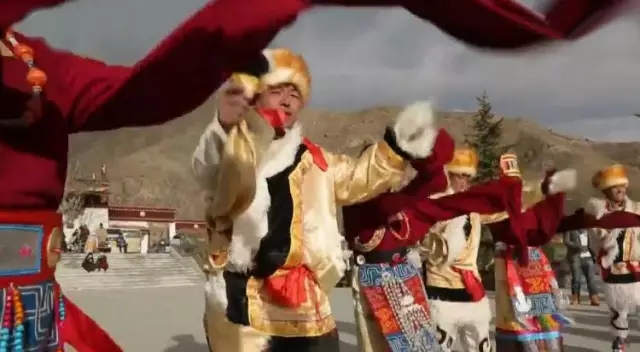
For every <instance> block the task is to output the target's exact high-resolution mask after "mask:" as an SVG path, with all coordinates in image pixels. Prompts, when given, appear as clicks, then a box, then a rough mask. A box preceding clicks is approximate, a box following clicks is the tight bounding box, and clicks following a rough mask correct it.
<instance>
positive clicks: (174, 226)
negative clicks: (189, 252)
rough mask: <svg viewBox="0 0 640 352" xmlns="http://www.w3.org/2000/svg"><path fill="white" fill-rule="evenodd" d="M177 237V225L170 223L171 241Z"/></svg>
mask: <svg viewBox="0 0 640 352" xmlns="http://www.w3.org/2000/svg"><path fill="white" fill-rule="evenodd" d="M175 235H176V223H175V222H170V223H169V241H171V240H172V239H173V236H175Z"/></svg>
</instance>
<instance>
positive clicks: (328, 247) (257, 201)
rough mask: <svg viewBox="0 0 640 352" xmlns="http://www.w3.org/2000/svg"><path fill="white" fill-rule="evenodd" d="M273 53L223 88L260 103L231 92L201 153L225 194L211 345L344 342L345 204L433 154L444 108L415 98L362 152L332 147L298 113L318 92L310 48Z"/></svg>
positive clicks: (201, 165) (215, 248) (210, 292)
mask: <svg viewBox="0 0 640 352" xmlns="http://www.w3.org/2000/svg"><path fill="white" fill-rule="evenodd" d="M264 54H265V57H266V60H265V61H266V62H268V63H269V65H268V67H266V70H265V72H264V73H263V74H261V75H259V76H258V77H259V78H256V77H250V76H248V75H242V74H240V75H234V76H233V79H232V81H235V82H241V83H243V84H242V85H240V86H238V85H233V83H231V85H230V86H229V87H228V90H226V91H224V92H223V95H222V97H221V99H232V98H230V96H233V95H234V94H240V95H243V94H244V95H246V98H247V99H246V100H245V101H249V102H250V103H251V105H252V106H251V107H250V108H249V109H248V111H246V112H243V111H241V110H240V111H235V114H233V113H230V112H232V110H231V109H229V106H227V104H228V103H229V102H228V101H227V102H224V101H222V102H221V103H220V110H219V111H218V114H216V116H215V117H214V119H213V121H212V122H211V124H210V126H209V127H208V128H207V129H206V130H205V132H204V134H203V135H202V138H201V140H200V144H199V145H198V147H197V148H196V151H195V152H194V157H193V169H194V172H195V175H196V177H197V179H198V180H199V181H200V182H201V184H202V186H203V187H204V189H205V190H206V191H207V193H208V194H209V195H215V196H213V197H210V199H209V204H208V206H209V210H208V213H207V217H208V218H207V222H208V225H209V226H208V227H209V230H210V238H209V245H210V248H209V250H210V253H211V254H212V256H213V257H212V260H211V263H210V266H209V268H208V270H209V273H208V276H209V278H208V284H207V286H206V294H207V296H206V297H207V307H206V316H205V326H206V329H207V336H208V339H209V344H210V349H211V351H216V352H222V351H231V352H232V351H262V349H263V348H265V347H268V349H269V351H272V352H277V351H292V350H296V351H337V350H338V349H339V340H338V337H337V332H336V331H335V329H336V325H335V321H334V320H333V317H332V315H331V307H330V305H329V299H328V293H329V291H330V290H331V289H332V288H333V287H334V286H335V284H336V283H337V282H338V281H339V279H340V277H341V276H342V275H343V272H344V269H345V263H344V260H343V252H342V247H341V238H342V236H341V234H340V232H339V231H338V224H337V220H336V207H337V206H339V205H345V204H353V203H357V202H362V201H364V200H367V199H369V198H371V197H374V196H376V195H378V194H380V193H382V192H385V191H387V190H389V189H390V188H393V187H396V186H397V185H398V184H399V183H400V181H401V180H402V176H403V174H404V170H405V168H406V166H407V160H412V159H413V158H425V157H427V156H429V154H430V153H431V148H432V146H433V143H434V140H435V138H436V131H435V129H434V128H433V119H434V116H433V114H434V113H433V112H432V111H431V108H430V105H429V104H428V103H416V104H414V105H411V106H409V107H407V108H406V109H405V110H404V111H402V112H401V113H400V114H399V115H398V117H397V119H396V122H395V123H394V125H393V127H390V128H388V129H387V132H386V133H385V136H384V139H383V140H382V141H380V142H378V143H376V144H374V145H372V146H371V147H369V148H367V150H365V151H364V153H363V154H362V155H361V156H360V157H359V158H357V159H352V158H348V157H346V156H341V155H334V154H331V153H328V152H326V151H324V150H323V149H322V148H320V147H318V146H317V145H315V144H313V143H311V142H310V141H309V140H307V139H306V138H303V137H302V133H301V126H300V124H299V123H298V122H297V119H298V116H299V114H300V112H301V110H302V109H303V108H304V107H305V105H306V103H307V102H308V100H309V98H310V89H311V77H310V75H309V71H308V69H307V65H306V63H305V61H304V59H303V58H302V57H301V56H299V55H296V54H294V53H292V52H291V51H289V50H286V49H271V50H265V52H264ZM233 99H239V100H234V101H233V103H234V104H236V103H238V102H239V101H242V97H237V96H236V97H235V98H233ZM274 138H275V139H274Z"/></svg>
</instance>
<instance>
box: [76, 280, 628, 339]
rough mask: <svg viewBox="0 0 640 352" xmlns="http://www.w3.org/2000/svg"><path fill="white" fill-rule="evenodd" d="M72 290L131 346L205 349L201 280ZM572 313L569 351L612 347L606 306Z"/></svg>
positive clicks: (350, 335) (344, 330)
mask: <svg viewBox="0 0 640 352" xmlns="http://www.w3.org/2000/svg"><path fill="white" fill-rule="evenodd" d="M68 296H69V297H70V298H71V299H73V300H74V301H75V302H76V303H78V304H79V305H80V306H81V307H83V308H84V309H85V310H86V311H87V312H88V313H89V314H91V315H92V316H93V317H94V318H95V319H96V320H97V321H98V322H99V323H100V324H102V325H103V326H104V327H105V328H106V329H107V330H108V331H109V332H110V333H111V334H112V336H113V337H114V338H115V339H116V340H117V341H118V342H119V343H120V344H121V345H122V347H123V348H124V350H125V351H127V352H129V351H135V352H159V351H164V352H206V351H207V348H206V342H205V338H204V334H203V332H202V326H201V318H202V307H203V304H204V303H203V294H202V289H201V287H199V286H184V287H164V288H138V289H125V290H117V289H113V290H107V291H96V290H85V291H82V290H80V291H70V292H68ZM332 304H333V306H334V312H335V316H336V318H337V320H338V324H339V328H340V333H341V339H342V341H343V345H342V348H341V352H356V349H355V342H356V341H355V335H354V333H355V325H354V323H353V317H352V315H351V309H352V308H351V299H350V294H349V291H348V290H347V289H337V290H336V291H335V293H334V294H333V297H332ZM116 311H117V312H118V314H115V312H116ZM571 314H572V315H573V317H574V319H575V320H576V325H575V327H573V328H572V329H571V330H570V331H569V332H568V333H567V334H566V335H565V339H566V340H565V341H566V346H567V347H566V352H603V351H607V350H608V349H609V346H610V342H609V341H610V335H609V332H608V314H607V312H606V309H605V308H604V307H599V308H592V307H587V306H584V307H581V308H579V309H572V310H571ZM634 323H635V322H634ZM636 326H637V324H633V327H636ZM636 331H637V330H636ZM631 341H632V343H634V344H635V345H634V346H632V347H631V348H630V350H631V351H634V350H636V348H639V347H638V346H640V334H638V333H635V334H633V335H632V339H631ZM327 352H333V351H327Z"/></svg>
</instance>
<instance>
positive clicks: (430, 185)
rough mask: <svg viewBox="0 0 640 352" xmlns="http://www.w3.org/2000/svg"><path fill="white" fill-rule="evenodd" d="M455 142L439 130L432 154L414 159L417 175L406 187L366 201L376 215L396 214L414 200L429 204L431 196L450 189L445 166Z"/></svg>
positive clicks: (410, 204)
mask: <svg viewBox="0 0 640 352" xmlns="http://www.w3.org/2000/svg"><path fill="white" fill-rule="evenodd" d="M454 149H455V144H454V141H453V138H451V135H449V133H448V132H447V131H446V130H444V129H440V130H439V131H438V135H437V137H436V140H435V143H434V145H433V150H432V152H431V155H430V156H429V157H427V158H424V159H418V160H414V161H412V162H411V165H412V166H413V168H415V169H416V171H417V174H416V177H415V178H414V179H413V180H411V182H409V184H408V185H407V186H405V187H404V188H402V189H401V190H398V191H397V192H389V193H384V194H381V195H380V196H378V197H376V198H374V199H371V200H369V201H367V202H366V203H367V204H370V205H371V206H372V207H373V208H375V209H376V214H378V216H380V217H383V218H384V219H386V218H388V217H390V216H393V215H395V214H397V213H399V212H401V211H403V210H406V209H407V208H409V207H411V208H412V207H413V206H414V205H413V204H414V203H429V202H430V200H429V196H431V195H432V194H435V193H438V192H442V191H444V190H445V189H446V188H447V184H448V180H447V176H446V174H445V172H444V165H445V164H447V163H448V162H449V161H451V159H452V158H453V151H454Z"/></svg>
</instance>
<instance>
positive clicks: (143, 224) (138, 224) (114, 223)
mask: <svg viewBox="0 0 640 352" xmlns="http://www.w3.org/2000/svg"><path fill="white" fill-rule="evenodd" d="M109 227H121V228H128V227H134V228H145V229H148V228H149V222H148V221H123V220H110V221H109Z"/></svg>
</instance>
